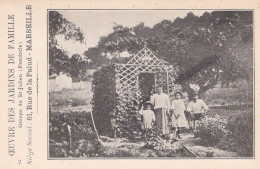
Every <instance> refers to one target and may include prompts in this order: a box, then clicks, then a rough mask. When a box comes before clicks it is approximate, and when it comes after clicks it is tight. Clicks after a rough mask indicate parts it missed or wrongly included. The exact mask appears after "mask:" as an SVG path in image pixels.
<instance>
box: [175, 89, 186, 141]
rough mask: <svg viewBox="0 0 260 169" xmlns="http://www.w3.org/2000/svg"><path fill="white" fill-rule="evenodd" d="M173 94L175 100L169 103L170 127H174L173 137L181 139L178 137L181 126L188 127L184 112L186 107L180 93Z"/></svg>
mask: <svg viewBox="0 0 260 169" xmlns="http://www.w3.org/2000/svg"><path fill="white" fill-rule="evenodd" d="M174 96H175V98H176V100H173V101H172V105H171V110H172V127H174V128H175V138H176V139H182V138H181V137H180V128H181V127H185V128H188V123H187V120H186V117H185V114H184V111H185V109H186V108H185V105H184V102H183V101H182V100H181V97H182V93H181V92H176V93H175V95H174Z"/></svg>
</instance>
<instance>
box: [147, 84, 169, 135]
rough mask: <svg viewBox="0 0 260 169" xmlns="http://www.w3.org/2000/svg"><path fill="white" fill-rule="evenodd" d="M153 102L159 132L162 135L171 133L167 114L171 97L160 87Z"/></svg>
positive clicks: (153, 96)
mask: <svg viewBox="0 0 260 169" xmlns="http://www.w3.org/2000/svg"><path fill="white" fill-rule="evenodd" d="M151 103H152V104H153V106H154V113H155V118H156V128H157V132H158V133H159V134H162V135H165V134H169V127H168V117H167V114H168V112H169V109H170V99H169V96H168V95H167V94H165V93H163V88H162V87H158V88H157V93H155V94H154V95H152V97H151Z"/></svg>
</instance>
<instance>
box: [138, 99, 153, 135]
mask: <svg viewBox="0 0 260 169" xmlns="http://www.w3.org/2000/svg"><path fill="white" fill-rule="evenodd" d="M144 107H145V110H143V106H142V107H141V110H140V111H139V114H140V115H142V116H143V125H142V128H143V130H144V135H145V136H146V134H147V133H148V132H150V131H151V129H152V128H153V124H154V122H155V115H154V112H153V111H152V103H151V102H149V101H147V102H145V103H144Z"/></svg>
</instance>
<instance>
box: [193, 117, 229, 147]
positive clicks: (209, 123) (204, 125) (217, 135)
mask: <svg viewBox="0 0 260 169" xmlns="http://www.w3.org/2000/svg"><path fill="white" fill-rule="evenodd" d="M196 125H197V128H196V132H195V136H197V137H200V139H201V141H202V144H204V145H206V146H215V145H217V144H218V143H219V142H220V141H221V140H222V139H223V137H225V135H226V133H227V129H226V125H227V120H226V119H224V118H221V117H219V116H218V115H215V116H211V115H206V116H205V117H204V118H202V119H201V121H198V122H197V124H196Z"/></svg>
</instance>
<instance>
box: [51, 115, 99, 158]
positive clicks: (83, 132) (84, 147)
mask: <svg viewBox="0 0 260 169" xmlns="http://www.w3.org/2000/svg"><path fill="white" fill-rule="evenodd" d="M66 125H69V126H71V137H70V135H69V133H68V132H67V131H66V130H65V129H66V128H64V126H66ZM49 127H50V130H49V134H50V142H49V143H50V148H49V150H50V151H49V153H50V157H98V156H102V152H103V147H102V145H101V144H100V142H99V141H98V139H97V136H96V134H95V132H94V129H93V125H92V121H91V116H90V113H88V112H73V113H59V112H54V113H51V114H50V125H49ZM69 143H71V144H69Z"/></svg>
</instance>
